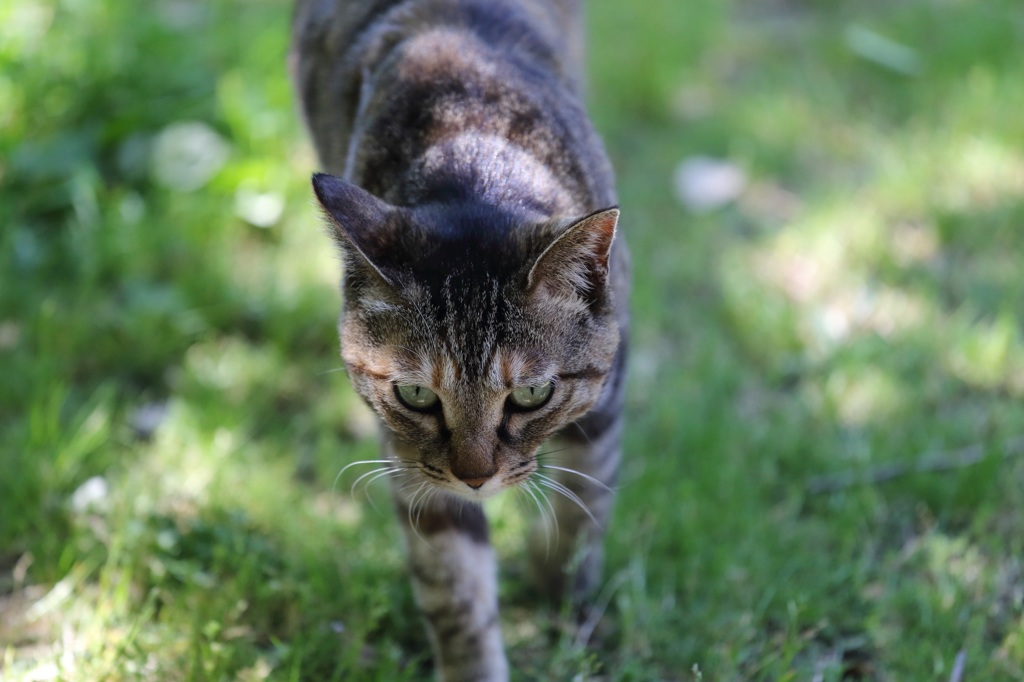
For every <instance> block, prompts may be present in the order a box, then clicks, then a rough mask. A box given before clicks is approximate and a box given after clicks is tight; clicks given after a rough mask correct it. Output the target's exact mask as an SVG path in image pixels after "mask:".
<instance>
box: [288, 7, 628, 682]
mask: <svg viewBox="0 0 1024 682" xmlns="http://www.w3.org/2000/svg"><path fill="white" fill-rule="evenodd" d="M293 30H294V35H293V50H292V54H291V58H290V59H291V69H292V72H293V79H294V81H295V84H296V89H297V91H298V95H299V99H300V102H301V108H302V112H303V114H304V116H305V120H306V123H307V126H308V128H309V130H310V133H311V135H312V137H313V141H314V143H315V145H316V148H317V151H318V153H319V156H320V161H321V164H322V166H323V167H324V168H325V169H326V170H327V171H328V172H329V173H332V174H333V175H327V174H318V175H316V176H315V177H314V190H315V192H316V195H317V198H318V200H319V202H320V204H321V206H322V207H323V209H324V213H325V217H326V219H327V223H328V226H329V229H330V231H331V233H332V236H333V237H334V239H335V241H336V243H337V244H338V247H339V249H340V252H341V254H342V258H343V263H344V276H343V283H342V284H343V293H344V305H343V308H342V314H341V318H340V321H339V331H340V336H341V344H342V357H343V358H344V360H345V363H346V366H347V368H348V371H349V376H350V377H351V379H352V383H353V385H354V387H355V388H356V390H357V391H358V393H359V394H360V396H362V398H363V399H364V400H365V401H366V402H367V403H368V404H369V405H370V406H371V407H372V408H373V409H374V410H375V411H376V413H377V414H378V416H379V417H380V420H381V423H382V427H383V450H384V460H385V465H384V468H383V469H382V472H381V473H382V474H383V475H386V476H389V477H390V478H391V480H392V481H393V482H394V484H395V485H394V491H395V501H396V507H397V509H398V512H399V514H398V516H399V519H400V520H401V522H402V523H403V526H404V528H405V531H406V532H405V537H406V542H407V546H408V554H409V561H410V573H411V578H412V582H413V587H414V592H415V595H416V599H417V602H418V604H419V606H420V609H421V611H422V613H423V616H424V618H425V620H426V621H427V626H428V633H429V637H430V639H431V642H432V645H433V649H434V653H435V662H436V669H437V671H438V675H439V677H440V678H441V679H444V680H504V679H507V678H508V665H507V662H506V659H505V656H504V652H503V650H502V645H501V634H500V627H499V619H498V603H497V592H496V579H497V568H496V565H495V559H494V553H493V550H492V549H491V547H490V545H489V543H488V540H487V522H486V519H485V518H484V515H483V511H482V509H481V508H480V506H479V503H480V502H481V501H482V500H483V499H485V498H487V497H489V496H491V495H494V494H496V493H498V492H501V491H503V490H506V489H508V488H519V489H521V490H522V492H523V494H525V495H527V496H529V497H530V498H533V499H535V500H536V502H537V505H538V507H540V508H541V514H542V516H545V517H547V516H550V515H551V512H553V514H554V517H555V518H554V521H555V523H556V524H557V529H551V528H548V529H538V530H537V531H536V533H535V537H536V542H535V543H534V545H533V546H534V551H533V557H534V567H535V569H536V570H535V575H536V576H537V580H538V585H539V587H540V588H541V589H542V590H543V591H544V592H546V593H548V594H550V595H551V596H552V597H554V598H561V597H567V596H568V597H570V598H573V599H576V600H578V601H579V603H580V605H581V606H583V607H584V608H585V603H586V597H587V595H588V594H590V593H591V591H592V589H593V588H594V586H595V584H596V581H597V579H598V576H599V571H600V557H601V550H600V543H601V528H602V527H603V526H604V525H605V523H606V521H607V520H608V517H609V514H610V511H611V503H612V494H611V489H612V488H613V487H614V482H615V476H616V470H617V467H618V462H619V457H620V443H621V430H622V429H621V423H622V422H621V411H622V402H623V383H624V378H625V370H624V362H623V358H624V354H625V337H626V330H627V326H628V317H627V308H626V298H627V294H628V291H627V289H628V269H629V268H628V257H627V252H626V249H625V246H624V244H623V240H622V239H621V237H617V236H616V235H617V223H618V210H617V209H616V208H615V204H616V197H615V191H614V183H613V177H612V173H611V169H610V166H609V163H608V160H607V158H606V156H605V154H604V151H603V148H602V146H601V143H600V141H599V139H598V138H597V136H596V134H595V133H594V131H593V129H592V127H591V125H590V123H589V122H588V120H587V117H586V114H585V111H584V108H583V105H582V101H581V95H580V85H579V84H580V82H581V77H580V72H579V65H580V61H581V54H582V50H581V41H580V35H581V30H580V22H579V17H578V13H577V8H576V2H575V0H404V1H395V0H349V1H345V0H299V3H298V5H297V7H296V12H295V20H294V27H293ZM548 382H553V386H554V388H553V390H552V392H551V394H550V399H549V400H548V401H547V402H546V403H544V404H543V405H541V406H539V407H537V408H536V409H532V410H524V409H519V408H517V407H516V406H515V405H514V404H513V403H512V402H510V400H511V398H510V396H511V394H512V393H513V391H515V390H516V389H522V388H525V387H542V386H544V385H546V384H547V383H548ZM403 385H414V386H421V387H425V388H428V389H430V391H432V392H433V393H435V394H436V395H437V396H438V397H439V402H438V403H437V404H436V407H434V408H430V409H424V410H421V411H417V410H413V409H410V408H409V407H408V406H407V405H406V404H404V403H403V401H402V400H401V398H400V396H399V393H398V391H397V388H396V387H397V386H403ZM548 493H550V494H548ZM545 494H548V495H547V496H548V497H550V501H545V500H543V499H541V497H540V495H545Z"/></svg>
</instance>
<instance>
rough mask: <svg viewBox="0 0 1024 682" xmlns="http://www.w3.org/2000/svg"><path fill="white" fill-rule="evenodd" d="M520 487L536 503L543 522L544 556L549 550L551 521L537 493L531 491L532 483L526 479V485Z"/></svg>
mask: <svg viewBox="0 0 1024 682" xmlns="http://www.w3.org/2000/svg"><path fill="white" fill-rule="evenodd" d="M520 489H521V490H523V491H524V492H526V494H527V495H529V496H530V498H531V499H532V500H533V503H534V504H535V505H537V511H539V512H540V518H541V523H543V524H544V556H545V557H546V556H548V554H550V552H551V525H552V521H551V519H550V518H549V517H548V512H547V510H546V509H544V507H543V506H542V505H541V503H540V500H538V499H537V494H536V493H535V492H534V491H533V486H532V483H531V482H530V481H527V482H526V485H523V486H521V487H520ZM556 528H557V527H556Z"/></svg>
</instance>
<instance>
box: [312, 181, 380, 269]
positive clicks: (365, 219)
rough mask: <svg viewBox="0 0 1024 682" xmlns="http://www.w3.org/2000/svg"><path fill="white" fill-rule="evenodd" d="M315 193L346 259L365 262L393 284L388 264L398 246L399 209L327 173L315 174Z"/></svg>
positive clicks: (347, 260) (351, 262)
mask: <svg viewBox="0 0 1024 682" xmlns="http://www.w3.org/2000/svg"><path fill="white" fill-rule="evenodd" d="M313 192H314V193H315V194H316V198H317V201H319V202H320V206H321V207H322V208H323V210H324V214H325V216H326V218H327V221H328V224H329V226H330V230H331V235H332V236H333V237H334V240H335V241H336V242H337V243H338V246H339V247H340V248H341V250H342V253H343V254H344V255H345V257H346V262H348V263H349V264H358V263H359V262H360V261H362V262H364V263H365V264H366V265H368V266H370V267H371V268H372V269H373V270H374V271H376V272H377V274H378V275H380V276H381V277H383V278H384V280H385V281H387V282H389V283H391V281H392V280H391V278H390V277H389V276H388V274H386V263H387V255H388V254H389V253H391V252H392V251H393V250H394V247H395V243H394V242H395V238H396V235H395V230H394V226H393V223H394V222H395V218H396V214H397V212H398V209H396V208H395V207H394V206H392V205H391V204H388V203H387V202H385V201H383V200H381V199H378V198H377V197H375V196H373V195H372V194H370V193H369V192H367V191H366V190H364V189H362V188H361V187H358V186H356V185H354V184H352V183H351V182H347V181H345V180H342V179H341V178H337V177H335V176H333V175H328V174H327V173H314V174H313Z"/></svg>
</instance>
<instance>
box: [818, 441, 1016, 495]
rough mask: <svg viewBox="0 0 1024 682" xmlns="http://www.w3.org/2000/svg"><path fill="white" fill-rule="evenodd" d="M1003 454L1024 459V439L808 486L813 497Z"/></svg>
mask: <svg viewBox="0 0 1024 682" xmlns="http://www.w3.org/2000/svg"><path fill="white" fill-rule="evenodd" d="M997 449H1001V450H1002V456H1003V458H1004V459H1008V458H1010V457H1018V456H1020V455H1024V437H1017V438H1011V439H1009V440H1007V441H1005V442H1004V443H1002V445H1001V447H999V446H995V447H990V446H986V445H983V444H981V443H976V444H974V445H969V446H967V447H964V448H960V449H959V450H943V451H940V452H928V453H924V454H922V455H920V456H919V457H917V458H916V459H914V460H912V461H907V460H904V461H899V462H888V463H886V464H880V465H878V466H876V467H871V468H869V469H868V470H867V471H862V470H858V471H841V472H839V473H836V474H826V475H824V476H815V477H813V478H811V480H810V481H809V482H808V484H807V491H808V492H810V493H811V494H812V495H820V494H822V493H834V492H838V491H840V490H845V489H846V488H852V487H853V486H857V485H874V484H877V483H884V482H886V481H891V480H892V479H894V478H899V477H901V476H907V475H909V474H924V473H938V472H943V471H953V470H955V469H963V468H965V467H969V466H972V465H974V464H977V463H979V462H981V461H983V460H984V459H985V458H986V456H987V454H988V453H989V452H990V451H992V450H997Z"/></svg>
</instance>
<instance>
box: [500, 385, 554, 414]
mask: <svg viewBox="0 0 1024 682" xmlns="http://www.w3.org/2000/svg"><path fill="white" fill-rule="evenodd" d="M554 388H555V384H554V383H553V382H551V381H549V382H548V383H546V384H541V385H540V386H521V387H520V388H517V389H515V390H514V391H512V393H510V394H509V396H508V402H509V405H511V406H512V407H513V408H515V409H518V410H536V409H537V408H538V407H542V406H543V405H544V404H545V403H546V402H547V401H548V399H549V398H551V393H552V391H553V390H554Z"/></svg>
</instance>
